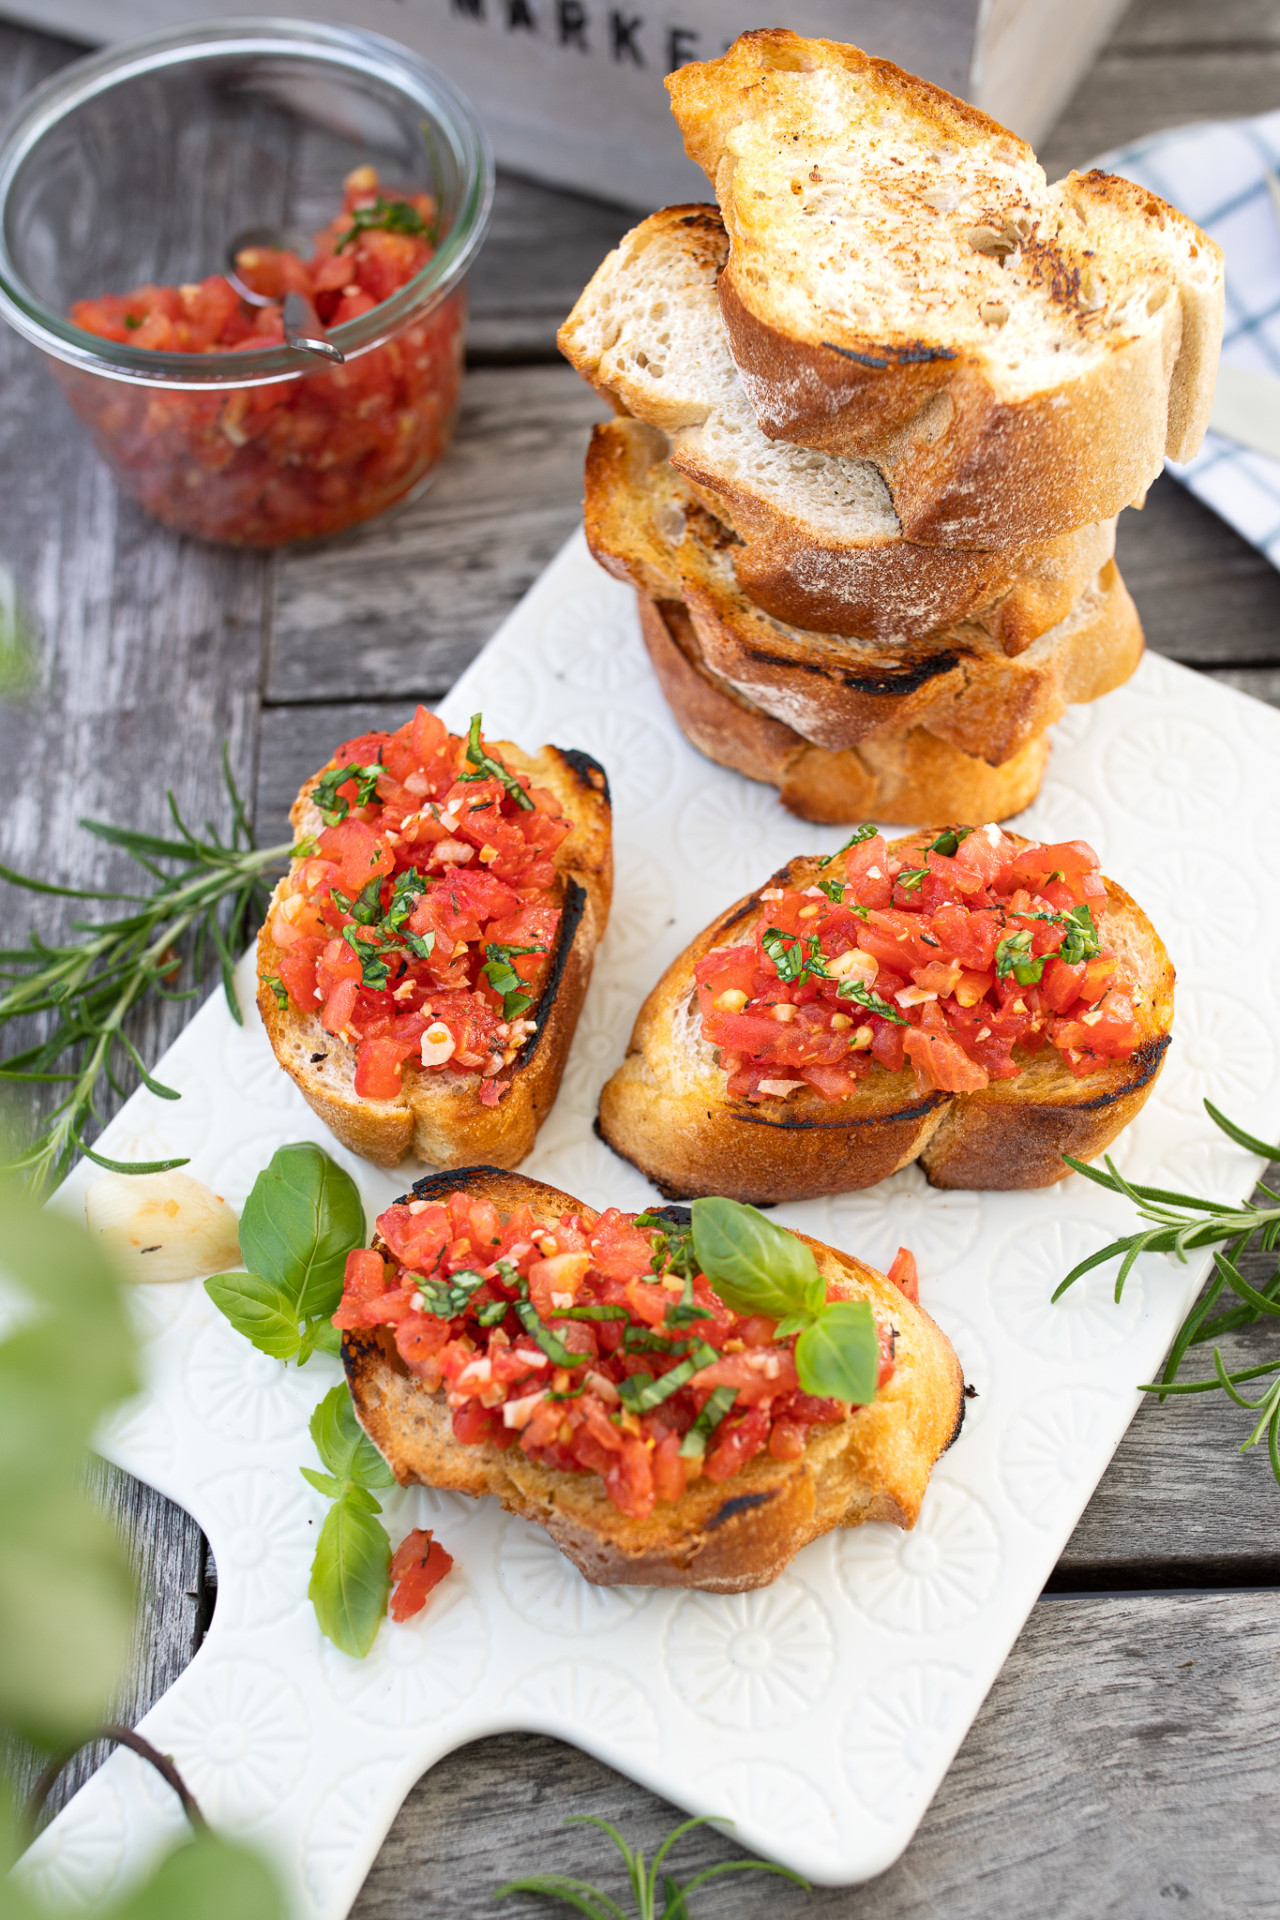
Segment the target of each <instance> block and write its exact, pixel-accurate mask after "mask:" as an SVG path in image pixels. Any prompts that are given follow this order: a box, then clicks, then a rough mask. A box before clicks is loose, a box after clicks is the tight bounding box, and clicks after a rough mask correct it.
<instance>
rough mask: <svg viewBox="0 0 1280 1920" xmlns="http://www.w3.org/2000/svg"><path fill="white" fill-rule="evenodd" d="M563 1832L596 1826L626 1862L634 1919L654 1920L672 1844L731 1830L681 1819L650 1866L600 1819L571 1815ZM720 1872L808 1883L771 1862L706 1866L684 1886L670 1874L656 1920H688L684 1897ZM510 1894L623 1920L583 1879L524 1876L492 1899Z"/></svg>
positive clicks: (593, 1919) (603, 1919)
mask: <svg viewBox="0 0 1280 1920" xmlns="http://www.w3.org/2000/svg"><path fill="white" fill-rule="evenodd" d="M564 1824H565V1826H566V1827H599V1828H600V1829H601V1831H602V1832H603V1833H607V1834H608V1836H609V1838H610V1839H611V1840H612V1841H613V1844H614V1846H615V1847H616V1848H617V1849H618V1852H619V1853H620V1854H621V1855H622V1858H623V1860H624V1861H625V1862H626V1868H627V1878H628V1880H629V1881H630V1882H631V1894H632V1898H633V1899H634V1900H635V1920H659V1915H658V1874H659V1872H660V1871H661V1869H662V1864H663V1862H664V1860H665V1859H666V1857H667V1855H668V1853H670V1851H671V1849H672V1847H673V1846H674V1845H675V1843H676V1841H677V1840H679V1839H682V1838H683V1836H684V1835H685V1834H686V1833H689V1832H690V1831H691V1830H692V1829H693V1828H694V1827H705V1826H727V1827H731V1826H732V1825H733V1822H732V1820H720V1819H717V1818H715V1817H714V1816H712V1817H711V1818H709V1819H701V1820H685V1821H683V1822H682V1823H681V1825H680V1826H678V1827H676V1828H675V1830H674V1831H673V1832H672V1833H669V1834H668V1835H667V1837H666V1839H665V1840H664V1841H663V1843H662V1845H661V1846H660V1847H659V1848H658V1851H657V1853H656V1854H655V1855H654V1858H653V1865H652V1866H649V1865H648V1864H647V1863H646V1861H645V1857H644V1855H643V1853H641V1851H640V1849H639V1847H629V1846H628V1845H627V1843H626V1841H625V1840H624V1839H623V1837H622V1835H621V1834H620V1833H619V1832H618V1829H617V1828H616V1827H615V1826H613V1825H611V1824H610V1822H609V1821H608V1820H601V1819H599V1818H597V1817H596V1816H595V1815H591V1814H571V1815H570V1817H569V1818H568V1819H567V1820H566V1821H565V1823H564ZM722 1873H776V1874H779V1875H780V1876H781V1878H782V1879H784V1880H793V1881H794V1882H795V1883H796V1885H797V1886H800V1887H803V1888H804V1889H805V1891H806V1892H807V1891H808V1888H809V1882H808V1881H807V1880H802V1879H801V1877H800V1875H799V1874H798V1873H792V1872H791V1870H790V1868H789V1867H777V1866H774V1864H773V1862H772V1861H770V1860H722V1861H721V1862H720V1864H719V1865H718V1866H715V1867H707V1868H706V1869H705V1870H704V1871H703V1872H702V1873H696V1874H695V1875H694V1876H693V1879H692V1880H687V1881H686V1882H685V1884H684V1885H683V1886H681V1885H680V1884H679V1882H678V1881H677V1880H676V1879H675V1878H674V1876H673V1875H672V1874H670V1873H664V1874H663V1875H662V1914H661V1920H691V1916H690V1913H689V1905H688V1901H689V1895H690V1894H691V1893H692V1892H693V1891H694V1889H695V1887H700V1886H702V1885H703V1884H704V1882H706V1881H708V1880H714V1879H716V1878H717V1877H718V1876H719V1875H720V1874H722ZM512 1893H541V1894H544V1895H545V1896H546V1897H547V1898H548V1899H549V1900H563V1901H564V1903H565V1905H566V1906H568V1907H572V1908H573V1909H574V1910H575V1912H577V1913H581V1914H585V1915H586V1916H587V1920H628V1915H627V1914H626V1913H624V1912H623V1910H622V1908H621V1907H620V1906H619V1905H618V1903H617V1901H616V1900H613V1899H611V1898H610V1897H609V1895H608V1894H607V1893H602V1892H601V1891H600V1889H599V1887H593V1886H592V1885H591V1883H590V1882H589V1881H587V1880H573V1879H571V1878H570V1877H569V1875H568V1874H566V1873H538V1874H529V1875H527V1876H526V1877H525V1878H523V1879H521V1880H509V1881H508V1882H507V1884H506V1886H505V1887H499V1888H498V1891H497V1892H496V1893H495V1894H494V1896H493V1897H494V1899H495V1900H505V1899H506V1898H507V1896H508V1894H512Z"/></svg>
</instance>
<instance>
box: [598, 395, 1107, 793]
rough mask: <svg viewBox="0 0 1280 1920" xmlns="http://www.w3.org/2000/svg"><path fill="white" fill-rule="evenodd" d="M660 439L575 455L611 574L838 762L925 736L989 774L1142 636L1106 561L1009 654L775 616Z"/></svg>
mask: <svg viewBox="0 0 1280 1920" xmlns="http://www.w3.org/2000/svg"><path fill="white" fill-rule="evenodd" d="M661 446H662V437H661V436H660V435H658V434H656V433H655V432H654V430H653V429H651V428H646V427H643V426H641V425H640V423H639V422H638V421H634V420H614V421H611V422H609V423H608V425H606V426H602V427H597V428H596V429H595V431H594V433H593V435H592V439H591V444H590V446H589V448H588V451H587V466H586V514H585V518H586V531H587V540H588V543H589V545H590V547H591V550H592V552H593V553H594V554H595V557H596V559H597V560H599V561H600V563H601V565H602V566H604V567H606V568H607V569H608V571H609V572H611V573H613V574H614V575H615V576H617V577H619V578H622V579H627V580H629V581H630V582H631V583H632V585H634V586H636V587H638V588H640V589H641V590H642V591H644V592H645V593H647V594H649V595H650V596H651V597H652V598H655V599H660V600H663V599H665V600H670V599H682V600H683V601H684V603H685V606H686V607H687V608H688V611H689V616H690V619H691V620H692V622H693V627H694V631H695V633H696V635H697V640H698V646H699V650H700V652H701V655H702V659H703V661H704V663H705V664H706V666H707V667H708V668H709V670H710V671H711V672H712V673H714V674H716V675H718V676H719V677H720V678H721V679H723V680H727V681H728V682H729V684H730V685H731V686H733V687H735V688H736V689H737V691H738V692H739V693H741V694H744V695H745V696H746V697H747V699H748V700H750V701H751V702H752V704H753V705H755V706H757V707H759V708H760V709H761V711H762V712H764V713H767V714H769V715H771V716H772V718H773V719H775V720H780V721H782V722H783V724H784V725H785V726H788V727H791V728H793V729H794V730H795V731H796V732H797V733H798V734H800V735H801V737H802V738H804V739H806V740H811V741H813V742H814V743H815V744H816V745H817V746H820V747H826V748H829V749H831V750H832V751H833V752H839V751H840V750H841V749H842V748H844V747H853V746H857V745H859V744H860V743H861V742H862V741H864V740H869V739H873V738H875V737H877V736H879V735H884V734H889V733H900V732H903V731H905V730H906V729H907V728H908V727H913V726H916V727H926V728H927V729H928V730H929V732H930V733H932V734H934V735H936V736H937V738H938V739H940V740H945V741H947V742H948V743H949V744H950V745H951V746H953V747H958V748H959V749H960V750H961V752H962V753H966V754H971V755H976V756H978V757H980V758H982V759H984V760H986V761H988V762H989V763H990V764H991V765H992V766H999V765H1001V764H1002V763H1003V762H1004V761H1006V760H1009V759H1011V758H1012V757H1013V755H1014V754H1015V753H1017V752H1018V751H1019V749H1020V748H1022V747H1024V746H1025V745H1026V744H1027V742H1028V741H1029V740H1030V739H1031V738H1032V737H1033V736H1034V735H1036V734H1040V733H1043V732H1044V731H1045V729H1046V728H1047V727H1049V726H1051V725H1052V724H1053V722H1054V721H1055V720H1059V719H1061V717H1062V714H1063V712H1064V711H1065V708H1066V706H1067V705H1068V704H1069V703H1072V702H1077V701H1089V700H1095V699H1097V698H1099V697H1100V696H1101V695H1102V694H1104V693H1109V692H1110V691H1111V690H1112V688H1113V687H1116V686H1119V685H1121V684H1122V682H1123V681H1125V680H1127V679H1128V677H1129V675H1130V674H1131V673H1132V672H1133V670H1134V668H1135V667H1136V666H1137V664H1138V661H1139V660H1140V659H1141V657H1142V649H1143V640H1142V627H1141V624H1140V622H1139V620H1138V615H1137V610H1136V609H1135V607H1134V605H1133V602H1132V600H1131V599H1130V597H1129V594H1128V592H1127V590H1126V588H1125V585H1124V582H1123V581H1122V580H1121V578H1120V575H1119V572H1118V570H1117V568H1116V566H1115V563H1114V562H1113V561H1111V560H1108V561H1106V562H1105V563H1104V565H1103V567H1102V568H1101V570H1100V571H1099V573H1098V574H1097V576H1096V577H1095V578H1094V579H1092V580H1090V581H1086V582H1085V583H1084V587H1083V591H1082V592H1081V595H1080V598H1079V599H1078V601H1077V602H1076V603H1075V605H1074V606H1072V607H1071V608H1069V609H1068V611H1067V612H1066V614H1065V615H1064V617H1063V618H1062V619H1061V620H1060V621H1059V622H1058V624H1057V625H1056V626H1054V627H1052V628H1051V629H1050V630H1049V631H1048V632H1045V633H1042V634H1040V635H1039V636H1038V637H1037V638H1036V639H1035V640H1033V641H1032V642H1031V644H1030V645H1029V646H1027V647H1024V648H1021V649H1019V650H1017V651H1015V652H1014V653H1013V654H1012V656H1011V655H1010V654H1009V653H1008V652H1007V651H1006V648H1005V646H1004V645H1002V644H1001V643H1000V642H999V641H997V640H995V639H993V638H992V636H991V634H990V633H989V632H988V631H987V629H986V628H985V627H983V626H982V625H980V624H979V623H978V622H977V621H965V622H963V623H959V624H957V625H955V626H953V627H950V628H948V629H945V630H944V631H942V632H940V633H934V634H930V635H926V636H923V637H921V638H920V639H917V640H911V641H905V640H904V641H901V642H897V643H890V642H887V641H878V642H877V641H870V640H859V639H850V638H846V637H845V636H843V635H840V634H834V633H817V632H813V631H811V630H809V629H807V628H803V627H797V626H791V625H788V624H787V623H785V622H783V621H781V620H777V619H775V618H774V617H773V616H772V615H770V614H768V613H766V612H764V611H763V610H762V609H761V608H760V607H758V606H756V605H755V604H754V603H753V602H752V600H751V599H750V598H749V597H748V595H747V594H746V592H744V590H743V588H742V585H741V582H740V580H739V579H738V576H737V571H736V563H737V560H738V556H739V554H740V553H741V552H742V548H741V545H740V543H739V542H738V541H737V540H736V539H735V537H734V536H733V534H732V533H730V532H729V531H728V530H727V529H726V528H725V527H723V526H722V525H721V524H720V522H719V521H717V520H716V519H715V518H714V517H713V516H712V515H711V514H710V513H709V512H708V511H707V510H706V508H705V507H703V506H702V505H701V504H700V503H699V502H698V500H697V499H696V498H695V497H694V494H693V492H692V490H691V488H690V487H689V485H688V483H687V482H686V481H684V480H683V479H682V477H681V476H680V474H678V473H677V472H676V471H675V469H674V468H673V467H672V466H671V464H670V462H669V461H667V460H666V459H665V458H663V457H662V452H661Z"/></svg>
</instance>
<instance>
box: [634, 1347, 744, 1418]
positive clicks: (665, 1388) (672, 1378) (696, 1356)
mask: <svg viewBox="0 0 1280 1920" xmlns="http://www.w3.org/2000/svg"><path fill="white" fill-rule="evenodd" d="M719 1358H720V1355H719V1354H718V1353H717V1352H716V1350H715V1348H714V1347H709V1346H708V1345H707V1344H706V1342H705V1341H702V1340H700V1341H699V1342H698V1345H697V1346H696V1347H695V1348H694V1350H693V1352H692V1353H691V1354H690V1355H689V1357H688V1358H687V1359H686V1360H682V1361H681V1362H680V1364H679V1366H676V1367H672V1369H671V1371H670V1372H669V1373H664V1374H661V1375H659V1377H658V1378H657V1379H656V1380H655V1379H654V1378H653V1376H652V1375H651V1374H648V1373H633V1374H631V1375H630V1377H629V1378H628V1379H626V1380H620V1381H619V1382H618V1394H619V1397H620V1399H621V1401H622V1404H623V1406H624V1407H626V1408H628V1409H629V1411H630V1412H632V1413H649V1412H650V1411H651V1410H652V1409H653V1408H654V1407H660V1406H661V1405H662V1403H663V1401H664V1400H669V1399H670V1398H671V1396H672V1394H673V1393H679V1391H680V1389H681V1387H687V1386H688V1384H689V1382H690V1381H691V1380H692V1378H693V1376H694V1374H695V1373H701V1371H702V1369H703V1368H704V1367H713V1366H714V1365H715V1363H716V1361H717V1360H718V1359H719ZM731 1391H732V1392H733V1393H734V1396H735V1398H736V1396H737V1389H736V1388H734V1389H731Z"/></svg>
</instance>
